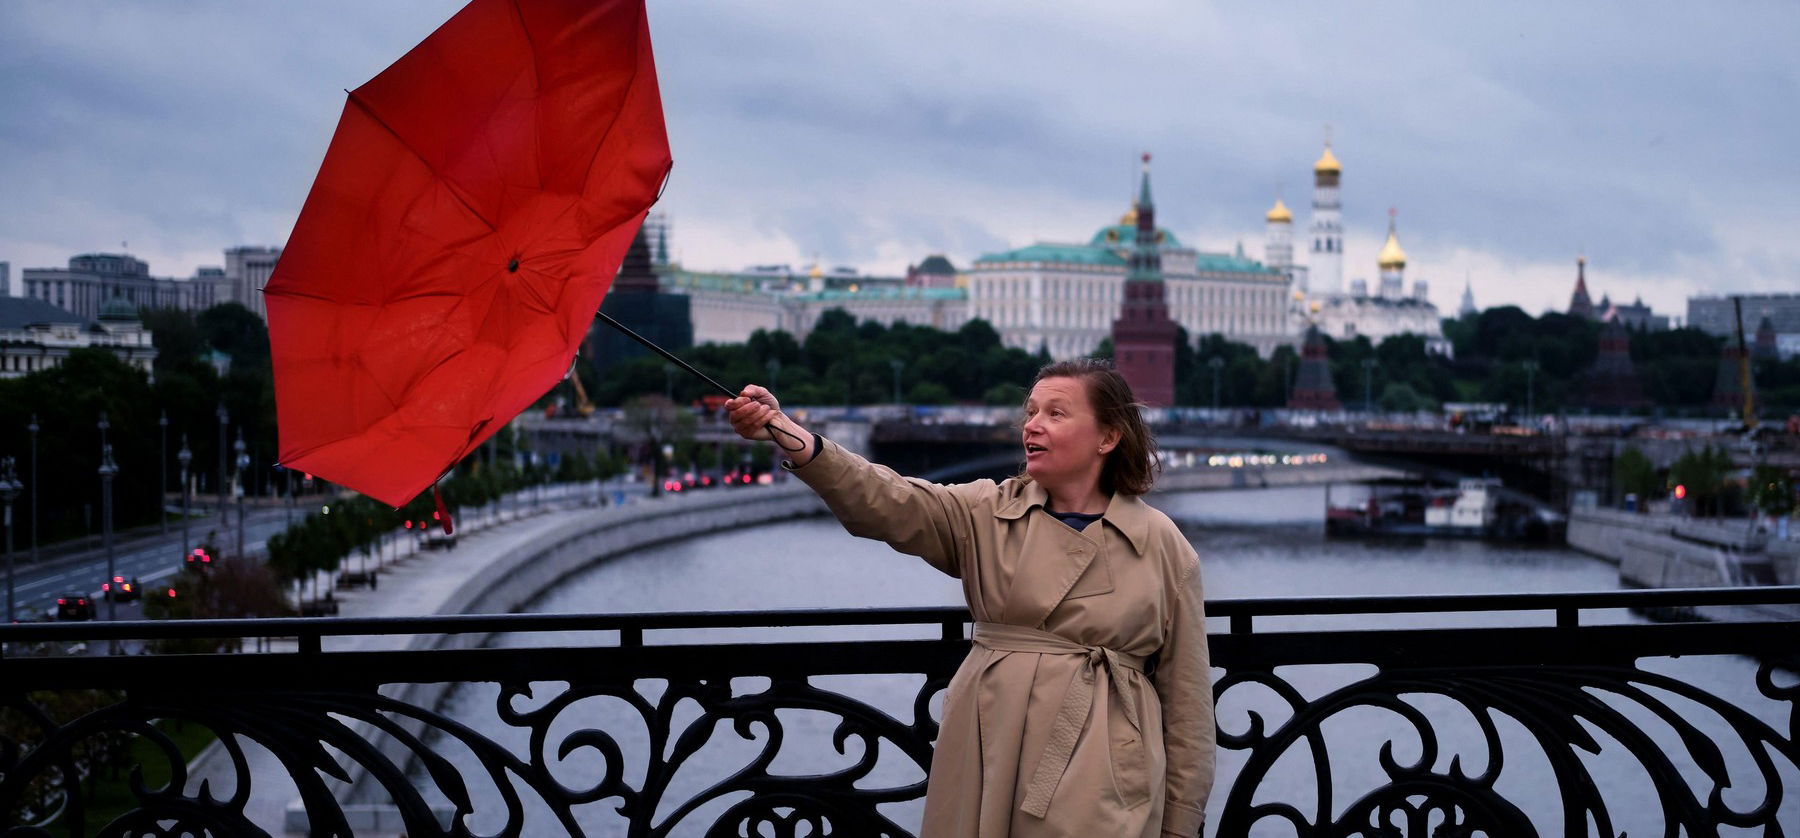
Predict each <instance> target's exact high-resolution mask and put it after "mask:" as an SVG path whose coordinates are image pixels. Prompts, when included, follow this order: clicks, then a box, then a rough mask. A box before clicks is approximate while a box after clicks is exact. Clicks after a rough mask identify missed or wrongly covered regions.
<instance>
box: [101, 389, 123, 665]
mask: <svg viewBox="0 0 1800 838" xmlns="http://www.w3.org/2000/svg"><path fill="white" fill-rule="evenodd" d="M110 427H112V425H111V424H110V423H108V422H107V421H106V411H104V410H102V411H100V537H101V539H102V540H103V541H105V543H106V583H107V584H108V585H110V584H112V579H113V575H114V572H115V568H114V567H113V527H112V523H113V514H112V513H113V509H112V482H113V478H114V477H115V476H117V475H118V473H119V466H118V464H117V463H114V462H113V455H112V445H110V444H108V443H107V441H106V430H107V429H108V428H110ZM106 593H107V594H108V596H107V597H106V619H108V620H116V619H118V618H119V601H118V598H117V597H114V596H111V594H112V593H113V591H111V590H110V589H109V590H107V592H106ZM113 648H114V649H115V650H116V649H117V648H118V642H117V641H114V643H113Z"/></svg>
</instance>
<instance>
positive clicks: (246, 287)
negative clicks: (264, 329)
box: [219, 246, 281, 320]
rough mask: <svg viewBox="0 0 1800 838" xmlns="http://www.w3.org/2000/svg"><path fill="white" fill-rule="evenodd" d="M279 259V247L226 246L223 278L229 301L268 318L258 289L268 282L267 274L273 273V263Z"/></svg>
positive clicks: (260, 289)
mask: <svg viewBox="0 0 1800 838" xmlns="http://www.w3.org/2000/svg"><path fill="white" fill-rule="evenodd" d="M280 258H281V248H279V247H249V246H243V247H232V248H227V249H226V251H225V281H226V283H227V285H228V286H229V287H230V289H231V300H232V301H234V302H238V303H242V304H243V306H244V308H247V309H250V310H251V311H253V312H255V313H256V316H257V317H261V318H263V319H264V320H267V319H269V310H268V308H267V307H266V306H264V305H263V295H262V289H263V286H264V285H267V284H269V276H270V275H271V274H273V273H275V262H276V261H277V260H279V259H280ZM219 302H225V300H220V301H219Z"/></svg>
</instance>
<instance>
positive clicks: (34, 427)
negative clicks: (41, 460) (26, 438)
mask: <svg viewBox="0 0 1800 838" xmlns="http://www.w3.org/2000/svg"><path fill="white" fill-rule="evenodd" d="M25 430H28V431H30V432H31V563H32V564H37V560H38V549H37V543H38V533H37V530H38V527H37V435H38V423H37V414H36V413H33V414H31V424H29V425H26V426H25Z"/></svg>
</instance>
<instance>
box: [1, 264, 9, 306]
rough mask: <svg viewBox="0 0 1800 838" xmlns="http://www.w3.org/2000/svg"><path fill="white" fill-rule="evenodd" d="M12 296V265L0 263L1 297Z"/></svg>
mask: <svg viewBox="0 0 1800 838" xmlns="http://www.w3.org/2000/svg"><path fill="white" fill-rule="evenodd" d="M10 296H12V263H11V262H0V297H10Z"/></svg>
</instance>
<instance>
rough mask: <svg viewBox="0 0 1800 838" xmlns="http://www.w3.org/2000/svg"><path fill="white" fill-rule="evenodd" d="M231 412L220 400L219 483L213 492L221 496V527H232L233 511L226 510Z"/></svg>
mask: <svg viewBox="0 0 1800 838" xmlns="http://www.w3.org/2000/svg"><path fill="white" fill-rule="evenodd" d="M230 422H231V414H228V413H226V412H225V403H224V402H219V485H218V486H217V487H216V488H215V489H214V490H213V493H214V494H216V495H218V497H219V529H221V530H228V529H230V528H231V513H229V512H227V511H226V510H225V426H226V425H227V424H230Z"/></svg>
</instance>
